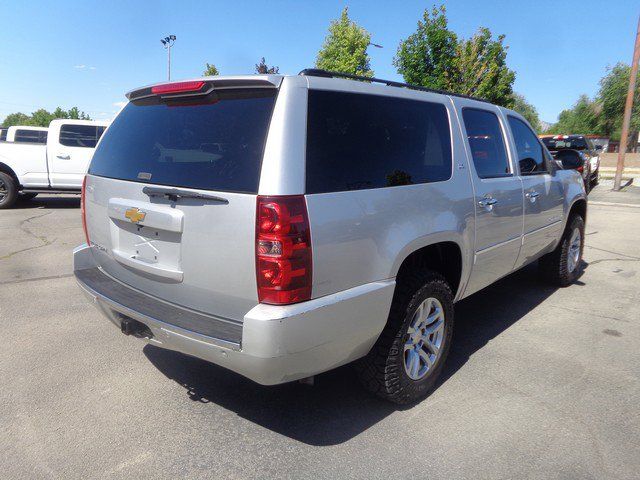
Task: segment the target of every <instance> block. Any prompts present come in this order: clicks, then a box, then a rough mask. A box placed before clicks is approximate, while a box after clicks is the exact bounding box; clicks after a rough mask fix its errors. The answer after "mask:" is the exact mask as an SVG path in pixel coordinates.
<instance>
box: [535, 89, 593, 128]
mask: <svg viewBox="0 0 640 480" xmlns="http://www.w3.org/2000/svg"><path fill="white" fill-rule="evenodd" d="M548 133H565V134H572V133H575V134H579V133H581V134H583V135H590V134H599V133H600V132H599V129H598V108H597V104H596V103H595V102H593V101H592V100H591V99H589V97H588V96H587V95H580V98H578V101H577V102H576V103H575V104H574V105H573V107H571V108H570V109H567V110H563V111H562V112H560V115H558V121H557V122H556V123H555V124H553V125H552V126H551V128H549V130H548Z"/></svg>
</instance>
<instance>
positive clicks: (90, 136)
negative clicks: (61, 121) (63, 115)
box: [60, 125, 104, 148]
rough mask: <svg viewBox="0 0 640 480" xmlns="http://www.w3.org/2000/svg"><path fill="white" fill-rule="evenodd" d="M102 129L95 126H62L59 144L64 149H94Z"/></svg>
mask: <svg viewBox="0 0 640 480" xmlns="http://www.w3.org/2000/svg"><path fill="white" fill-rule="evenodd" d="M102 132H104V127H97V126H95V125H62V127H60V144H61V145H64V146H66V147H80V148H95V146H96V144H97V143H98V140H100V136H101V135H102Z"/></svg>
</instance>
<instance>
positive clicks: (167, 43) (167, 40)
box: [160, 35, 176, 80]
mask: <svg viewBox="0 0 640 480" xmlns="http://www.w3.org/2000/svg"><path fill="white" fill-rule="evenodd" d="M175 41H176V36H175V35H169V36H168V37H164V38H161V39H160V42H162V45H164V48H165V50H166V51H167V78H168V79H169V80H171V47H173V44H174V43H175Z"/></svg>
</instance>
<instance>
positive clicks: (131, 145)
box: [85, 82, 277, 322]
mask: <svg viewBox="0 0 640 480" xmlns="http://www.w3.org/2000/svg"><path fill="white" fill-rule="evenodd" d="M200 83H202V82H200ZM205 93H206V94H205V95H201V96H196V97H192V96H190V97H188V98H186V99H183V98H181V97H179V98H177V99H169V100H167V99H166V98H160V97H159V96H155V97H153V96H147V97H145V98H143V99H141V100H139V101H136V100H135V99H134V100H132V101H131V102H130V103H129V104H128V105H127V106H126V107H125V108H124V109H123V110H122V112H121V113H120V114H119V115H118V117H117V118H116V119H115V120H114V122H113V124H112V125H111V127H110V128H109V130H108V131H107V132H106V133H105V135H104V137H103V138H102V140H101V142H100V144H99V146H98V148H97V149H96V152H95V155H94V158H93V161H92V163H91V166H90V168H89V173H88V176H87V180H86V192H85V211H86V222H87V232H88V236H89V241H90V244H91V245H92V246H93V247H95V248H93V249H92V250H93V252H94V253H93V254H94V256H95V259H96V261H97V263H98V265H99V266H100V268H101V269H102V270H103V271H104V272H105V273H107V274H108V275H110V276H111V277H113V278H114V279H115V280H117V281H119V282H122V283H123V284H126V285H128V286H130V287H132V288H134V289H136V290H138V291H139V292H142V293H144V294H148V295H152V296H154V297H157V298H159V299H161V300H163V301H165V302H170V303H172V304H175V305H178V306H183V307H186V308H188V309H191V310H194V311H196V312H202V313H205V314H210V315H215V316H217V317H222V318H226V319H229V320H232V321H236V322H241V321H242V319H243V317H244V315H245V314H246V313H247V312H248V311H249V310H250V309H251V308H253V307H254V306H255V305H256V304H257V303H258V296H257V287H256V276H255V215H256V198H257V191H258V184H259V180H260V169H261V162H262V155H263V151H264V145H265V141H266V137H267V132H268V128H269V122H270V118H271V114H272V112H273V107H274V104H275V99H276V93H277V90H276V88H275V86H273V85H272V86H271V88H269V87H267V88H261V89H257V88H235V89H234V88H225V89H224V90H222V91H220V92H218V91H216V90H215V88H214V89H212V90H207V92H205ZM166 320H167V321H169V322H170V319H166Z"/></svg>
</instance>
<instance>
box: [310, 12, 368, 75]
mask: <svg viewBox="0 0 640 480" xmlns="http://www.w3.org/2000/svg"><path fill="white" fill-rule="evenodd" d="M370 41H371V35H370V34H369V32H367V31H366V30H365V29H364V28H362V27H360V26H359V25H357V24H356V23H355V22H353V21H351V19H349V15H348V9H347V7H345V8H344V10H343V11H342V14H341V15H340V18H339V19H338V20H333V21H332V22H331V24H330V25H329V34H328V35H327V36H326V38H325V40H324V44H323V45H322V48H321V49H320V51H319V52H318V57H317V58H316V68H321V69H323V70H331V71H336V72H342V73H349V74H351V75H363V76H365V77H373V71H372V70H371V67H370V65H369V55H368V54H367V47H368V46H369V43H370Z"/></svg>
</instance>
